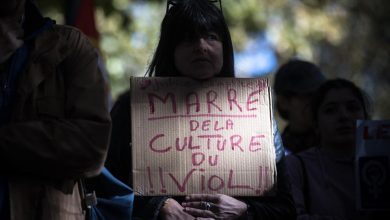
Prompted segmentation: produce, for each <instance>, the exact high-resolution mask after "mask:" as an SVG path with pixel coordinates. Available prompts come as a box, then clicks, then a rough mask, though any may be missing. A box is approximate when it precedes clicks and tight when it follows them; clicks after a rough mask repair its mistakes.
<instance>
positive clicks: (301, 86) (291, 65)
mask: <svg viewBox="0 0 390 220" xmlns="http://www.w3.org/2000/svg"><path fill="white" fill-rule="evenodd" d="M323 82H325V76H324V75H323V74H322V72H321V70H320V69H319V67H318V66H316V65H315V64H314V63H311V62H308V61H304V60H299V59H292V60H290V61H288V62H286V63H284V64H283V65H282V66H280V68H279V69H278V70H277V72H276V74H275V81H274V91H275V94H276V108H277V110H278V113H279V115H280V116H281V117H282V118H283V119H285V120H288V121H289V126H290V129H292V130H294V131H295V132H307V131H308V130H310V129H311V128H312V122H311V120H310V119H308V118H310V117H307V116H308V114H310V108H309V104H310V99H311V96H312V94H313V93H314V92H315V91H316V89H317V88H318V87H319V86H320V85H321V84H322V83H323Z"/></svg>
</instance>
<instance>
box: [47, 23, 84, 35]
mask: <svg viewBox="0 0 390 220" xmlns="http://www.w3.org/2000/svg"><path fill="white" fill-rule="evenodd" d="M53 29H54V31H56V32H58V33H63V34H76V35H80V36H83V37H86V36H85V35H84V34H83V32H82V31H81V30H80V29H78V28H76V27H73V26H70V25H65V24H55V25H54V26H53Z"/></svg>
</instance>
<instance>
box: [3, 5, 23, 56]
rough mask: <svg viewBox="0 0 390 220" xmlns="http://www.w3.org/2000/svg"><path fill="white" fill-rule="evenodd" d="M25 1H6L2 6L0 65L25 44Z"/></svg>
mask: <svg viewBox="0 0 390 220" xmlns="http://www.w3.org/2000/svg"><path fill="white" fill-rule="evenodd" d="M24 6H25V0H6V1H3V2H2V3H1V4H0V48H1V50H0V63H3V62H5V61H6V60H8V58H9V57H10V56H11V55H12V54H13V52H14V51H15V50H16V49H17V48H19V47H20V46H21V45H22V44H23V37H24V31H23V26H22V23H23V18H24Z"/></svg>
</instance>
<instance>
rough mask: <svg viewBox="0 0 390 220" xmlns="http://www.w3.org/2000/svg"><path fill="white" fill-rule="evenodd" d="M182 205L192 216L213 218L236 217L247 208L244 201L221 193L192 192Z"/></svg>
mask: <svg viewBox="0 0 390 220" xmlns="http://www.w3.org/2000/svg"><path fill="white" fill-rule="evenodd" d="M182 205H183V207H184V211H185V212H187V213H188V214H190V215H192V216H195V217H203V218H215V219H236V218H239V217H240V216H242V215H243V214H244V213H245V212H246V210H247V205H246V204H245V203H244V202H242V201H240V200H237V199H235V198H233V197H231V196H227V195H223V194H215V195H211V194H192V195H189V196H186V201H185V202H183V204H182ZM207 209H208V210H207Z"/></svg>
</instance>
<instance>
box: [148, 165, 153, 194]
mask: <svg viewBox="0 0 390 220" xmlns="http://www.w3.org/2000/svg"><path fill="white" fill-rule="evenodd" d="M146 169H147V171H148V179H149V185H150V191H149V192H150V193H154V190H153V182H152V173H151V171H150V167H146Z"/></svg>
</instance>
